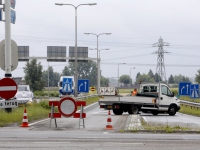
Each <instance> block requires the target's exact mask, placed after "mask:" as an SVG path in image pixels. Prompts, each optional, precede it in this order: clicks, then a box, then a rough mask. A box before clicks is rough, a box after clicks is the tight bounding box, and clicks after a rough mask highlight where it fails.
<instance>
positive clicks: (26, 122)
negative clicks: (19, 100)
mask: <svg viewBox="0 0 200 150" xmlns="http://www.w3.org/2000/svg"><path fill="white" fill-rule="evenodd" d="M20 127H29V125H28V116H27V113H26V108H24V118H23V120H22V125H21V126H20Z"/></svg>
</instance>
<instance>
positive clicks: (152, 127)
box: [141, 119, 199, 133]
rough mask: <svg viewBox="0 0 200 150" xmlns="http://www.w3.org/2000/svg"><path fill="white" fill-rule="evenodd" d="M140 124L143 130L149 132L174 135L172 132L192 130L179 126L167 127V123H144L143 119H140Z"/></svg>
mask: <svg viewBox="0 0 200 150" xmlns="http://www.w3.org/2000/svg"><path fill="white" fill-rule="evenodd" d="M141 124H142V126H143V128H144V130H146V131H151V132H164V133H174V132H184V131H192V129H191V128H190V127H188V126H186V127H182V126H179V125H169V124H168V123H166V124H161V123H146V122H145V121H144V120H143V119H141ZM198 130H199V129H198Z"/></svg>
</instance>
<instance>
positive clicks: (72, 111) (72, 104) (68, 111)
mask: <svg viewBox="0 0 200 150" xmlns="http://www.w3.org/2000/svg"><path fill="white" fill-rule="evenodd" d="M49 106H51V113H49V118H50V127H51V120H52V119H54V120H55V126H56V127H57V122H56V118H61V117H62V116H63V117H66V118H68V117H73V118H79V128H80V126H83V127H84V128H85V124H84V118H86V113H84V112H83V110H84V109H83V106H86V102H85V101H80V100H74V99H73V98H72V97H64V98H62V99H61V100H59V101H58V100H56V101H49ZM56 106H57V107H58V111H59V112H57V113H56V112H54V107H56ZM77 106H80V107H81V108H80V113H78V112H76V111H77ZM81 120H82V121H83V124H81Z"/></svg>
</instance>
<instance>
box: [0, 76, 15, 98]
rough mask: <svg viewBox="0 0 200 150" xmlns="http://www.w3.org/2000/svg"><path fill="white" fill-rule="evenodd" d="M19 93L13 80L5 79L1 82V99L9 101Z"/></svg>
mask: <svg viewBox="0 0 200 150" xmlns="http://www.w3.org/2000/svg"><path fill="white" fill-rule="evenodd" d="M16 93H17V84H16V82H15V81H14V80H13V79H11V78H3V79H1V80H0V97H1V98H4V99H5V100H8V99H10V98H12V97H14V96H15V94H16Z"/></svg>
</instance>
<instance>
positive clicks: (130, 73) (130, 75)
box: [130, 67, 135, 84]
mask: <svg viewBox="0 0 200 150" xmlns="http://www.w3.org/2000/svg"><path fill="white" fill-rule="evenodd" d="M131 69H135V67H133V68H130V78H131ZM131 84H132V81H131Z"/></svg>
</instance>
